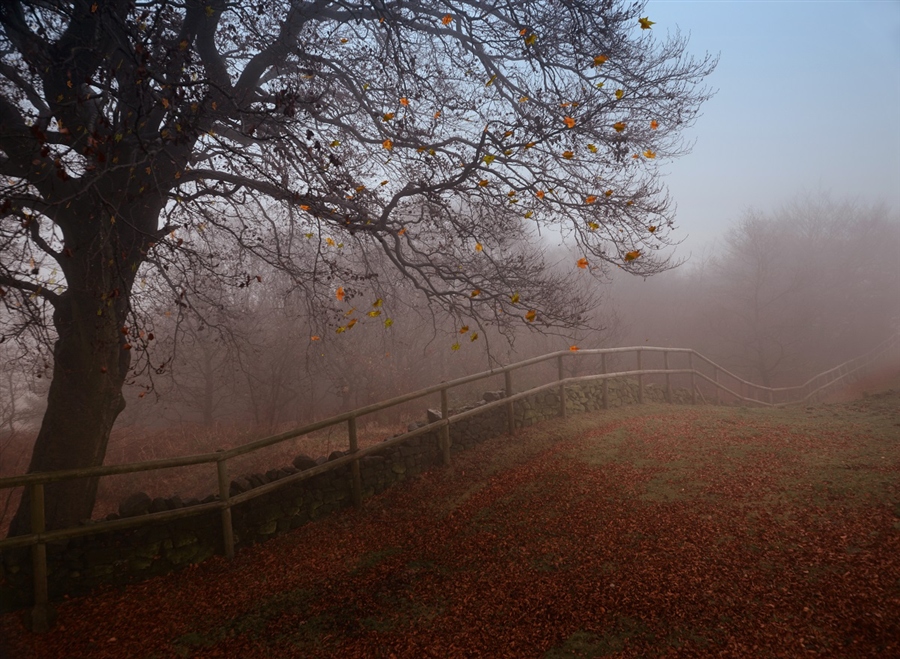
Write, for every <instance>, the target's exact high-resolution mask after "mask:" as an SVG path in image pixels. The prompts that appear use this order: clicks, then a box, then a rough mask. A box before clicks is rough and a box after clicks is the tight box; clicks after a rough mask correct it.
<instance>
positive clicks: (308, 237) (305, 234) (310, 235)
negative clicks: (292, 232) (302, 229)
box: [303, 233, 313, 240]
mask: <svg viewBox="0 0 900 659" xmlns="http://www.w3.org/2000/svg"><path fill="white" fill-rule="evenodd" d="M303 235H304V236H306V238H307V240H309V239H310V238H312V237H313V234H311V233H304V234H303Z"/></svg>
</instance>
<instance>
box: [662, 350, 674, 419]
mask: <svg viewBox="0 0 900 659" xmlns="http://www.w3.org/2000/svg"><path fill="white" fill-rule="evenodd" d="M663 368H664V369H666V402H667V403H668V404H669V405H671V404H672V383H671V382H670V380H669V351H668V350H663Z"/></svg>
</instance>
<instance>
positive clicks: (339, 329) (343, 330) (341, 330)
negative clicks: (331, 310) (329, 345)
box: [334, 326, 347, 334]
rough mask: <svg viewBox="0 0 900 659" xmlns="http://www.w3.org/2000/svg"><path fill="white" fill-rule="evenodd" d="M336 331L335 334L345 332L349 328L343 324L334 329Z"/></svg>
mask: <svg viewBox="0 0 900 659" xmlns="http://www.w3.org/2000/svg"><path fill="white" fill-rule="evenodd" d="M334 331H335V334H343V333H344V332H346V331H347V328H346V327H344V326H341V327H338V328H337V329H336V330H334Z"/></svg>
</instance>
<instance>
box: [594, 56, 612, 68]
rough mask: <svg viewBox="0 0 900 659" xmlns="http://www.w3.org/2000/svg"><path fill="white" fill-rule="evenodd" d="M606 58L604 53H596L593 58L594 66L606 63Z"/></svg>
mask: <svg viewBox="0 0 900 659" xmlns="http://www.w3.org/2000/svg"><path fill="white" fill-rule="evenodd" d="M608 59H609V58H608V57H607V56H606V55H597V56H596V57H595V58H594V66H601V65H603V64H604V63H606V60H608Z"/></svg>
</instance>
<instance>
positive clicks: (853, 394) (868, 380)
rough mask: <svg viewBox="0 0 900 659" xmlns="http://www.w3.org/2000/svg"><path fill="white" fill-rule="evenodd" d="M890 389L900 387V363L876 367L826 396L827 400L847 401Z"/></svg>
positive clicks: (834, 401) (830, 401) (831, 401)
mask: <svg viewBox="0 0 900 659" xmlns="http://www.w3.org/2000/svg"><path fill="white" fill-rule="evenodd" d="M888 389H900V364H892V365H886V366H882V367H881V368H878V369H875V370H874V371H873V372H872V373H870V374H869V375H866V376H865V377H863V378H861V379H859V380H857V381H856V382H853V383H851V384H849V385H847V386H846V387H842V388H840V389H836V390H835V391H833V392H831V393H829V394H828V396H826V397H825V402H826V403H846V402H848V401H851V400H856V399H858V398H864V397H866V395H867V394H870V393H873V392H883V391H886V390H888Z"/></svg>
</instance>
